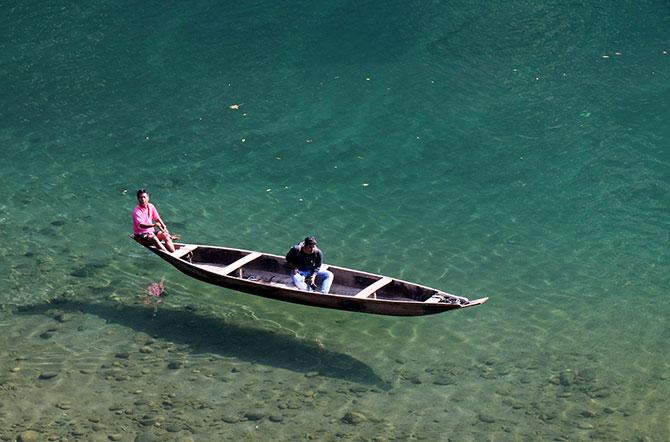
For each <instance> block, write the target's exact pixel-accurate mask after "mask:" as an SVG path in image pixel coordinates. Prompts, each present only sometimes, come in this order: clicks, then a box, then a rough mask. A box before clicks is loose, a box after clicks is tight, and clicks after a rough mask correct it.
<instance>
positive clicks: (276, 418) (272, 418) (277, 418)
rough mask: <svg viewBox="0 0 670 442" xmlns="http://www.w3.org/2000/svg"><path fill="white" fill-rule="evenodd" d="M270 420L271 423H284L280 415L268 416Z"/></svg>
mask: <svg viewBox="0 0 670 442" xmlns="http://www.w3.org/2000/svg"><path fill="white" fill-rule="evenodd" d="M268 419H270V422H282V421H283V420H284V418H283V417H282V416H280V415H278V414H271V415H270V416H268Z"/></svg>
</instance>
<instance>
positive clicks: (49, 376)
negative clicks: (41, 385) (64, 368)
mask: <svg viewBox="0 0 670 442" xmlns="http://www.w3.org/2000/svg"><path fill="white" fill-rule="evenodd" d="M56 376H58V372H55V371H45V372H44V373H42V374H40V376H39V379H42V380H45V379H52V378H55V377H56Z"/></svg>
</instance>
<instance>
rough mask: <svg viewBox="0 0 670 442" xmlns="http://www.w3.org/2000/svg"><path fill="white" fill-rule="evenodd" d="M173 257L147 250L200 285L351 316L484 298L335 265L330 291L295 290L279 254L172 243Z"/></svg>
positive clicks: (417, 311)
mask: <svg viewBox="0 0 670 442" xmlns="http://www.w3.org/2000/svg"><path fill="white" fill-rule="evenodd" d="M175 247H176V250H175V251H174V252H173V253H169V252H163V251H161V250H158V249H156V248H155V247H153V246H149V247H147V248H148V249H149V250H151V251H152V252H154V253H155V254H156V255H158V256H160V257H161V258H163V259H164V260H165V261H167V262H169V263H170V264H172V265H173V266H175V267H176V268H177V269H178V270H179V271H181V272H183V273H185V274H186V275H188V276H191V277H193V278H197V279H199V280H201V281H204V282H208V283H210V284H215V285H218V286H221V287H225V288H229V289H232V290H237V291H240V292H244V293H249V294H252V295H257V296H262V297H265V298H271V299H277V300H279V301H286V302H292V303H295V304H303V305H311V306H314V307H325V308H332V309H338V310H348V311H352V312H361V313H373V314H377V315H391V316H420V315H432V314H435V313H442V312H446V311H449V310H456V309H462V308H466V307H473V306H476V305H480V304H483V303H485V302H486V301H487V300H488V298H480V299H475V300H472V301H471V300H469V299H467V298H463V297H461V296H456V295H451V294H449V293H445V292H443V291H440V290H437V289H434V288H430V287H426V286H422V285H419V284H413V283H411V282H407V281H402V280H400V279H396V278H389V277H386V276H381V275H375V274H373V273H367V272H361V271H358V270H352V269H347V268H344V267H336V266H332V265H331V266H323V267H322V268H325V267H327V268H328V270H330V271H331V272H332V273H333V275H334V276H335V278H334V280H333V285H332V287H331V290H330V293H329V294H327V295H324V294H321V293H318V292H308V291H303V290H300V289H298V288H297V287H295V286H294V285H293V284H292V282H291V278H290V276H289V267H288V265H287V263H286V259H285V258H284V257H283V256H277V255H271V254H268V253H260V252H254V251H250V250H242V249H233V248H228V247H214V246H205V245H196V244H181V243H177V244H175Z"/></svg>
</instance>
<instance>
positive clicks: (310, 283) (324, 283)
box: [286, 236, 333, 293]
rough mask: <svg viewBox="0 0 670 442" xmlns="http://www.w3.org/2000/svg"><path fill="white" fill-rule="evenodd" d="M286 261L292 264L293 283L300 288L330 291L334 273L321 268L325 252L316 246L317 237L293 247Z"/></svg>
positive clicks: (322, 291) (309, 238)
mask: <svg viewBox="0 0 670 442" xmlns="http://www.w3.org/2000/svg"><path fill="white" fill-rule="evenodd" d="M286 262H288V264H289V265H290V266H291V279H293V284H294V285H295V286H296V287H298V288H299V289H300V290H307V291H312V290H315V289H318V290H319V291H320V292H321V293H328V292H329V291H330V286H331V284H332V283H333V273H332V272H329V271H328V270H322V269H321V263H322V262H323V253H322V252H321V250H319V248H318V247H316V238H314V237H313V236H308V237H307V238H305V239H304V240H303V241H302V242H301V243H299V244H296V245H294V246H293V247H291V250H289V251H288V253H287V254H286ZM317 281H318V282H319V285H317Z"/></svg>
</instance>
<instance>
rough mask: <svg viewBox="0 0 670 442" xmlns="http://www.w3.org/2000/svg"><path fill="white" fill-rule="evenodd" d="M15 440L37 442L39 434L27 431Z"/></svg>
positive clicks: (18, 441)
mask: <svg viewBox="0 0 670 442" xmlns="http://www.w3.org/2000/svg"><path fill="white" fill-rule="evenodd" d="M16 440H17V442H37V441H39V440H40V433H38V432H37V431H34V430H27V431H24V432H23V433H21V434H19V437H17V438H16Z"/></svg>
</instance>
